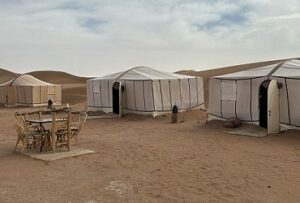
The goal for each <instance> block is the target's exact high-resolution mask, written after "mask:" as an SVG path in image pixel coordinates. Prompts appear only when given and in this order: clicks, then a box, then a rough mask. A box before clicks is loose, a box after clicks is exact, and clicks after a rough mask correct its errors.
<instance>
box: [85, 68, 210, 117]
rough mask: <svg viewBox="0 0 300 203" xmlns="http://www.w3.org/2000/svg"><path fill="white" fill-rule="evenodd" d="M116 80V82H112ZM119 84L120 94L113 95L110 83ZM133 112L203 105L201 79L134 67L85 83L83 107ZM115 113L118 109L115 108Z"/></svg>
mask: <svg viewBox="0 0 300 203" xmlns="http://www.w3.org/2000/svg"><path fill="white" fill-rule="evenodd" d="M116 82H117V83H116ZM114 84H115V85H116V84H117V85H118V84H120V85H121V86H120V87H121V88H120V89H121V90H120V94H119V95H118V94H117V95H116V96H114V93H113V86H114ZM116 103H117V106H120V109H121V112H122V113H126V112H134V113H141V114H151V115H153V116H156V115H158V114H161V113H166V112H170V111H171V110H172V107H173V105H177V106H178V109H179V110H187V109H192V108H201V107H204V99H203V81H202V78H200V77H194V76H186V75H180V74H174V73H167V72H162V71H158V70H155V69H152V68H148V67H135V68H132V69H130V70H127V71H124V72H119V73H115V74H111V75H107V76H103V77H99V78H94V79H90V80H88V82H87V110H88V111H97V110H102V111H105V112H114V113H116V112H115V110H114V106H116V105H114V104H116ZM117 112H118V111H117Z"/></svg>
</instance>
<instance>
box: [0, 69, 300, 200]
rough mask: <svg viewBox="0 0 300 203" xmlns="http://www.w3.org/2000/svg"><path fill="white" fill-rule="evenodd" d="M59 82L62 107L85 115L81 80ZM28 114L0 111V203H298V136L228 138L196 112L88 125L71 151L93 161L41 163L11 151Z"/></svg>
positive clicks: (218, 126) (292, 132) (219, 126)
mask: <svg viewBox="0 0 300 203" xmlns="http://www.w3.org/2000/svg"><path fill="white" fill-rule="evenodd" d="M46 75H47V74H46ZM37 76H41V75H37ZM64 77H66V80H63V81H68V82H66V83H65V84H63V87H64V92H65V95H64V98H63V99H64V103H66V102H68V103H71V104H72V105H73V108H74V109H76V110H84V109H85V102H84V101H85V81H84V79H82V80H81V79H78V80H77V79H75V80H71V79H70V80H67V79H69V77H68V76H64ZM52 79H53V78H51V77H49V78H44V80H46V81H48V82H53V81H51V80H52ZM73 79H74V78H73ZM60 82H62V81H60ZM63 94H64V93H63ZM30 110H33V109H31V108H0V160H1V162H0V163H1V164H0V180H1V181H0V202H299V201H300V193H299V191H300V184H299V183H300V173H299V171H300V133H299V131H295V130H290V131H287V132H284V133H281V134H279V135H270V136H267V137H264V138H255V137H246V136H237V135H231V134H227V133H226V132H227V131H228V129H225V128H224V127H223V125H222V123H221V122H217V121H213V122H209V123H206V112H205V111H200V110H197V111H190V112H186V113H181V114H180V115H179V120H181V121H183V122H179V123H177V124H171V123H170V117H169V116H164V117H158V118H152V117H149V116H137V115H126V116H124V117H122V118H120V119H119V118H106V119H93V120H88V121H87V122H86V125H85V126H84V128H83V130H82V132H81V134H80V137H79V140H78V143H76V144H75V145H76V146H79V147H82V148H87V149H92V150H95V151H96V153H95V154H89V155H83V156H79V157H75V158H69V159H63V160H57V161H53V162H43V161H39V160H34V159H31V158H29V157H27V156H25V155H22V154H20V153H16V152H13V148H14V144H15V142H16V132H15V130H14V117H13V115H14V112H16V111H30Z"/></svg>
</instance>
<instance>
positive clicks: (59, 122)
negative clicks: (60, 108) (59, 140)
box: [52, 112, 71, 132]
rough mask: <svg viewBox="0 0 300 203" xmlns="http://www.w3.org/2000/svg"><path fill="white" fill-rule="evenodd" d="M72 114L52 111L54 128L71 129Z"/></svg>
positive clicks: (60, 129) (57, 129) (55, 129)
mask: <svg viewBox="0 0 300 203" xmlns="http://www.w3.org/2000/svg"><path fill="white" fill-rule="evenodd" d="M70 122H71V120H70V114H69V113H56V112H53V113H52V130H54V131H55V132H57V131H62V130H64V131H69V130H70Z"/></svg>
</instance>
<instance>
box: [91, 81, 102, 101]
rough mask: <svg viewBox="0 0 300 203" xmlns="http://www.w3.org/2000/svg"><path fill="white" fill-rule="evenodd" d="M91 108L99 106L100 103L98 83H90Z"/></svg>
mask: <svg viewBox="0 0 300 203" xmlns="http://www.w3.org/2000/svg"><path fill="white" fill-rule="evenodd" d="M91 92H92V94H93V95H92V101H93V104H92V106H100V105H102V103H101V97H102V95H101V94H102V92H101V90H100V81H92V91H91Z"/></svg>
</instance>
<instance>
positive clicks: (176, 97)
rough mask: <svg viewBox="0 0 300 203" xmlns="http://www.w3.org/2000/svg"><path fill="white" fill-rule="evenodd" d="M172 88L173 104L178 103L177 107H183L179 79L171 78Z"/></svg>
mask: <svg viewBox="0 0 300 203" xmlns="http://www.w3.org/2000/svg"><path fill="white" fill-rule="evenodd" d="M170 89H171V100H172V105H176V106H177V107H179V108H180V107H181V105H182V104H181V99H180V95H181V94H180V88H179V80H170Z"/></svg>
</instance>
